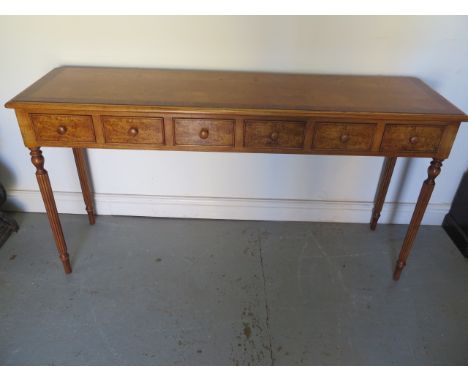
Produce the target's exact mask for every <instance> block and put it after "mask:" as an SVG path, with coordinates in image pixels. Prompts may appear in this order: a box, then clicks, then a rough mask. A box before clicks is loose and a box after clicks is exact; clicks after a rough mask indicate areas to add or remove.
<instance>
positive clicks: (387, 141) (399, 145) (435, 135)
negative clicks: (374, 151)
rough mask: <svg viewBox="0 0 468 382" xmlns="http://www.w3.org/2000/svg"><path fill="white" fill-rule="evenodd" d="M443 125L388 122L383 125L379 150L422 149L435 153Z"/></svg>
mask: <svg viewBox="0 0 468 382" xmlns="http://www.w3.org/2000/svg"><path fill="white" fill-rule="evenodd" d="M444 129H445V126H431V125H409V124H399V125H396V124H395V125H394V124H390V125H387V126H385V132H384V136H383V139H382V144H381V146H380V147H381V150H382V151H385V152H400V151H422V152H427V153H431V152H432V153H435V152H437V150H438V148H439V144H440V141H441V139H442V134H443V132H444Z"/></svg>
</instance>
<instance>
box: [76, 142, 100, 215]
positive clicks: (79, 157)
mask: <svg viewBox="0 0 468 382" xmlns="http://www.w3.org/2000/svg"><path fill="white" fill-rule="evenodd" d="M73 156H74V157H75V163H76V169H77V170H78V177H79V178H80V184H81V191H82V193H83V199H84V202H85V206H86V212H87V213H88V219H89V224H94V223H95V222H96V213H95V211H94V206H93V197H92V195H91V187H90V183H89V176H88V168H87V166H86V158H85V153H84V149H78V148H73Z"/></svg>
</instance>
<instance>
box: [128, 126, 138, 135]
mask: <svg viewBox="0 0 468 382" xmlns="http://www.w3.org/2000/svg"><path fill="white" fill-rule="evenodd" d="M128 135H130V136H131V137H136V136H137V135H138V129H137V128H136V127H130V129H128Z"/></svg>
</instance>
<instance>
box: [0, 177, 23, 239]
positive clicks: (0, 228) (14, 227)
mask: <svg viewBox="0 0 468 382" xmlns="http://www.w3.org/2000/svg"><path fill="white" fill-rule="evenodd" d="M5 201H6V191H5V188H4V187H3V185H2V184H1V183H0V206H2V205H3V203H5ZM18 229H19V227H18V223H16V221H15V220H14V219H12V218H10V217H8V216H7V215H6V214H5V213H4V212H2V211H0V247H1V246H2V245H3V243H5V241H6V240H7V239H8V238H9V237H10V235H11V233H12V232H18Z"/></svg>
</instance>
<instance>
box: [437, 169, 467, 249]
mask: <svg viewBox="0 0 468 382" xmlns="http://www.w3.org/2000/svg"><path fill="white" fill-rule="evenodd" d="M442 227H444V229H445V231H446V232H447V234H448V235H449V236H450V238H451V239H452V241H453V242H454V244H455V245H456V246H457V247H458V249H459V250H460V252H461V253H462V255H463V256H465V257H468V171H467V172H465V174H464V175H463V178H462V180H461V182H460V185H459V186H458V190H457V193H456V194H455V198H454V199H453V202H452V207H451V208H450V211H449V213H448V214H447V215H445V218H444V221H443V223H442Z"/></svg>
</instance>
